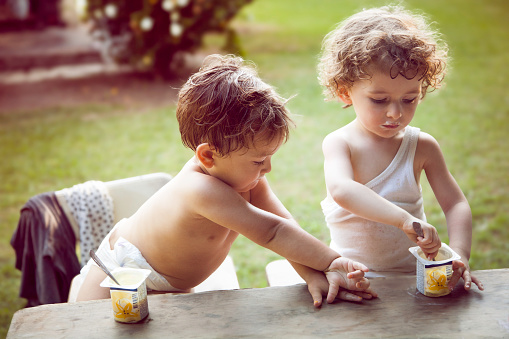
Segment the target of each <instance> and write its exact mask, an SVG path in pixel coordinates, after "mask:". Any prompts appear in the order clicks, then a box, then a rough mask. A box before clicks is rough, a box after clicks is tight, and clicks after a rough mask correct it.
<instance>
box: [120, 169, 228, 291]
mask: <svg viewBox="0 0 509 339" xmlns="http://www.w3.org/2000/svg"><path fill="white" fill-rule="evenodd" d="M210 179H213V178H210V177H208V176H207V175H206V174H204V173H203V172H202V171H201V169H200V168H199V166H197V165H196V164H195V163H194V161H193V160H190V161H189V162H188V163H187V164H186V165H185V166H184V167H183V168H182V170H181V172H180V173H179V174H178V175H177V176H175V177H174V178H173V179H172V180H171V181H170V182H169V183H168V184H166V185H165V186H164V187H163V188H161V189H160V190H159V191H158V192H157V193H156V194H155V195H154V196H152V197H151V198H150V199H149V200H148V201H147V202H146V203H145V204H144V205H143V206H142V207H141V208H140V209H139V210H138V212H136V213H135V214H134V215H133V216H132V217H131V218H129V219H127V220H126V221H125V222H124V223H123V224H122V225H120V227H119V228H118V229H117V231H116V232H115V233H113V234H112V236H111V238H110V246H111V247H112V248H113V245H114V243H115V242H116V241H117V239H118V237H123V238H125V239H126V240H127V241H129V242H130V243H132V244H133V245H134V246H136V247H137V248H138V249H139V250H140V252H141V253H143V256H144V257H145V259H146V260H147V262H148V263H149V264H150V265H151V266H152V267H153V268H154V269H155V270H156V271H157V272H159V273H160V274H161V275H163V276H164V277H165V278H166V279H167V280H168V282H169V283H170V284H171V285H172V286H174V287H175V288H178V289H182V290H187V289H190V288H192V287H194V286H196V285H198V284H199V283H201V282H202V281H203V280H205V279H206V278H207V277H208V276H209V275H210V274H212V273H213V272H214V271H215V270H216V269H217V268H218V267H219V265H221V263H222V262H223V260H224V259H225V258H226V256H227V255H228V252H229V251H230V247H231V245H232V243H233V241H234V240H235V239H236V238H237V236H238V233H237V232H235V231H232V230H230V229H228V228H225V227H222V226H220V225H218V224H217V223H214V222H213V221H211V220H208V219H207V218H204V217H203V216H201V215H199V214H198V213H196V206H195V205H194V204H193V201H195V200H196V197H195V196H194V194H196V193H199V192H200V191H204V190H203V187H205V185H206V182H207V181H209V180H210ZM190 185H191V186H194V189H193V188H192V187H190ZM203 193H205V192H203Z"/></svg>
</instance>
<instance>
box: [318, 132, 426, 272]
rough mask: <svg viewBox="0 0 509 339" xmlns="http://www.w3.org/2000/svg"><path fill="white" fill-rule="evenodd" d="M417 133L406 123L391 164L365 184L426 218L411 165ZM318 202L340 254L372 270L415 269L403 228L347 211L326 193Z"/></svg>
mask: <svg viewBox="0 0 509 339" xmlns="http://www.w3.org/2000/svg"><path fill="white" fill-rule="evenodd" d="M419 132H420V130H419V129H418V128H415V127H410V126H407V127H406V128H405V135H404V136H403V140H402V142H401V145H400V147H399V150H398V152H397V154H396V156H395V157H394V159H393V160H392V162H391V164H390V165H389V166H388V167H387V168H386V169H385V170H384V171H383V172H382V173H381V174H380V175H379V176H377V177H376V178H374V179H373V180H371V181H370V182H368V183H367V184H366V185H365V186H366V187H368V188H370V189H372V190H373V191H375V192H376V193H378V194H379V195H380V196H382V197H383V198H385V199H387V200H389V201H390V202H392V203H394V204H396V205H397V206H399V207H401V208H403V209H405V210H406V211H407V212H408V213H410V214H412V215H413V216H415V217H416V218H419V219H421V220H424V221H425V220H426V216H425V215H424V208H423V204H422V190H421V186H420V185H419V184H418V183H417V182H416V179H415V176H414V168H413V164H414V156H415V150H416V147H417V141H418V139H419ZM321 205H322V210H323V213H324V215H325V221H326V222H327V226H328V227H329V229H330V235H331V245H330V246H331V248H332V249H334V250H335V251H337V252H338V253H339V254H341V255H342V256H345V257H347V258H350V259H353V260H356V261H359V262H361V263H363V264H365V265H366V266H368V268H369V269H370V270H372V271H399V272H412V271H415V258H414V257H413V255H412V254H411V253H410V252H409V251H408V248H410V247H412V246H415V244H414V243H413V242H412V241H411V240H410V239H408V237H407V236H406V235H405V233H404V232H403V231H401V230H400V229H398V228H397V227H395V226H391V225H386V224H381V223H376V222H373V221H370V220H366V219H363V218H360V217H358V216H357V215H355V214H352V213H350V212H349V211H347V210H345V209H343V208H342V207H341V206H339V205H338V204H337V203H336V202H335V201H334V200H333V199H332V197H331V195H330V193H329V192H327V197H326V198H325V199H324V200H323V201H322V202H321Z"/></svg>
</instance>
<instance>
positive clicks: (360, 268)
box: [352, 261, 369, 272]
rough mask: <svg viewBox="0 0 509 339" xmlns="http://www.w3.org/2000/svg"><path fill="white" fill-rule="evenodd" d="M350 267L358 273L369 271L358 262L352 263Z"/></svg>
mask: <svg viewBox="0 0 509 339" xmlns="http://www.w3.org/2000/svg"><path fill="white" fill-rule="evenodd" d="M352 266H353V268H354V269H356V270H359V271H363V272H368V271H369V268H368V267H367V266H366V265H364V264H362V263H360V262H357V261H354V262H353V265H352Z"/></svg>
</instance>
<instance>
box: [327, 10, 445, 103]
mask: <svg viewBox="0 0 509 339" xmlns="http://www.w3.org/2000/svg"><path fill="white" fill-rule="evenodd" d="M447 51H448V50H447V45H446V43H445V42H444V41H443V40H442V39H441V38H440V36H439V34H438V33H437V32H436V31H435V30H433V29H432V28H431V26H430V25H429V24H428V20H427V18H426V17H425V16H424V15H422V14H416V13H412V12H410V11H407V10H405V9H404V8H402V7H400V6H385V7H381V8H373V9H367V10H363V11H361V12H359V13H357V14H355V15H353V16H351V17H349V18H348V19H346V20H345V21H343V22H341V23H339V25H338V26H337V27H336V28H335V29H334V30H333V31H331V32H330V33H329V34H327V35H326V36H325V38H324V41H323V45H322V56H321V59H320V62H319V64H318V74H319V76H318V79H319V82H320V84H321V85H322V86H324V94H325V96H326V97H327V98H328V99H337V98H338V94H339V93H340V91H341V90H344V89H349V88H351V86H352V85H353V83H354V82H355V81H357V80H363V79H370V78H371V76H372V74H370V72H373V71H385V72H387V71H388V72H389V74H390V76H391V77H392V78H393V79H394V78H396V77H397V76H398V75H401V76H403V77H405V78H407V79H413V78H415V77H416V76H419V77H420V80H421V81H422V95H421V99H422V98H424V96H425V95H426V93H427V92H428V91H429V89H432V90H434V89H437V88H439V87H440V86H441V84H442V81H443V78H444V76H445V73H446V65H447Z"/></svg>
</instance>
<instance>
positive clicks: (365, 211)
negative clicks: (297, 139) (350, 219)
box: [323, 134, 441, 257]
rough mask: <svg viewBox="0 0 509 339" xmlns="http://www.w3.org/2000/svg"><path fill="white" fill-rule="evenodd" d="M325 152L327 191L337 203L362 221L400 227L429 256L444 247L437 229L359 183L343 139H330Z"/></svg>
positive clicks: (330, 137)
mask: <svg viewBox="0 0 509 339" xmlns="http://www.w3.org/2000/svg"><path fill="white" fill-rule="evenodd" d="M323 153H324V157H325V163H324V170H325V182H326V185H327V190H328V191H329V193H330V194H331V195H332V197H333V199H334V201H335V202H336V203H337V204H339V205H340V206H342V207H343V208H345V209H347V210H348V211H350V212H351V213H354V214H356V215H358V216H360V217H362V218H365V219H369V220H372V221H375V222H380V223H384V224H387V225H393V226H395V227H398V228H400V229H401V230H403V231H404V232H405V233H406V235H407V236H408V237H409V238H410V240H412V241H413V242H415V243H416V244H417V245H419V246H420V247H421V248H422V249H423V251H425V252H426V254H427V255H428V256H431V257H435V256H436V254H437V252H438V249H439V248H440V246H441V242H440V239H439V237H438V233H437V231H436V229H435V228H434V227H433V226H431V225H430V224H428V223H426V222H424V221H422V220H419V219H417V218H415V217H413V216H412V215H411V214H410V213H408V212H407V211H405V210H404V209H402V208H400V207H398V206H396V205H395V204H393V203H391V202H390V201H388V200H386V199H384V198H382V197H381V196H380V195H378V194H377V193H375V192H374V191H373V190H371V189H369V188H368V187H366V186H365V185H363V184H361V183H359V182H357V181H355V180H354V171H353V167H352V163H351V154H350V149H349V146H348V144H347V143H346V142H345V141H344V140H343V139H342V138H341V137H340V136H338V135H337V134H336V135H332V134H331V135H329V136H327V137H326V138H325V140H324V142H323ZM416 221H417V222H419V223H420V224H421V225H422V229H423V232H424V238H420V237H418V236H417V234H416V232H415V231H414V229H413V226H412V224H413V222H416Z"/></svg>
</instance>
